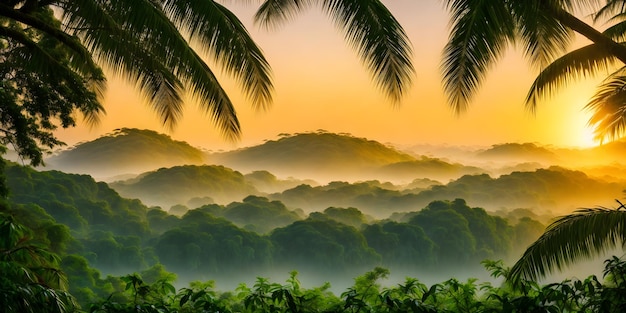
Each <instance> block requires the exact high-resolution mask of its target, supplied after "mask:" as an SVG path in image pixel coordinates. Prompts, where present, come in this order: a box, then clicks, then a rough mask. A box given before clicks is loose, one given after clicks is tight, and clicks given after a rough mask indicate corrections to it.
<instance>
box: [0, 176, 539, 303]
mask: <svg viewBox="0 0 626 313" xmlns="http://www.w3.org/2000/svg"><path fill="white" fill-rule="evenodd" d="M6 175H7V180H8V183H9V187H10V188H11V191H12V195H11V197H10V198H9V202H10V204H8V205H7V204H4V203H0V213H9V214H12V215H13V216H14V217H15V218H16V220H18V221H20V222H21V223H25V224H27V226H28V227H29V228H31V229H33V230H35V232H34V234H35V236H37V238H38V239H41V241H42V242H44V243H46V245H48V246H50V247H51V249H52V250H53V251H54V252H55V253H58V254H60V255H61V257H62V262H61V265H62V269H63V270H64V271H65V272H66V273H68V276H69V280H70V288H71V291H72V294H75V295H77V296H78V297H79V300H80V301H81V302H82V303H85V302H89V301H94V300H97V299H106V298H107V296H108V295H110V294H112V293H115V292H120V291H123V286H124V285H125V284H122V283H121V282H118V281H117V280H115V279H114V278H111V277H107V278H101V276H100V275H99V274H98V272H97V271H95V270H94V269H92V268H89V267H90V266H94V267H96V268H97V269H99V270H100V271H103V272H104V273H105V274H127V273H133V272H140V271H144V270H151V271H153V274H152V276H154V275H157V274H158V275H165V274H163V267H159V266H161V265H163V266H165V268H166V269H167V270H169V271H172V272H175V273H176V274H177V275H178V277H179V278H180V279H181V281H180V283H182V284H186V282H188V281H191V280H198V279H200V280H215V281H217V282H218V286H219V287H220V288H223V287H224V286H226V287H227V288H235V287H236V286H237V285H238V284H239V283H240V282H243V281H244V280H247V281H250V280H253V279H254V277H267V275H275V274H276V273H281V272H282V273H287V272H288V271H291V270H297V271H300V272H301V274H302V277H303V278H306V279H307V282H308V283H310V284H321V283H323V282H324V281H330V282H332V283H333V285H336V284H342V282H343V284H346V283H347V284H349V281H351V279H352V278H353V277H355V276H356V275H360V274H361V273H363V272H365V271H366V270H369V269H372V268H374V267H375V266H379V265H383V266H385V267H388V268H390V269H392V270H394V271H395V270H397V271H399V272H397V273H398V274H399V275H400V277H403V276H406V275H418V274H420V273H421V274H424V275H428V274H429V273H430V274H432V273H447V274H446V275H456V274H460V275H461V274H462V275H470V274H469V273H468V272H467V271H468V269H473V270H475V271H482V269H481V266H480V263H479V262H480V261H481V260H483V259H485V258H492V259H493V258H506V257H510V256H512V255H514V254H515V253H516V251H517V250H518V249H519V248H520V247H523V245H524V244H528V243H529V242H530V241H532V240H533V239H534V238H536V237H537V236H538V235H539V234H540V233H541V231H542V230H543V226H542V225H541V224H540V223H538V222H537V221H534V220H531V219H528V218H526V219H519V220H511V221H508V220H505V219H503V218H501V217H497V216H493V215H490V214H489V213H487V212H486V211H485V210H484V209H481V208H476V207H470V206H469V205H468V204H467V203H466V202H465V201H464V200H462V199H455V200H454V201H434V202H432V203H430V204H428V205H427V206H426V207H423V208H418V209H417V210H415V211H413V212H408V213H407V214H405V215H403V216H402V217H401V218H395V219H394V221H391V220H389V219H384V220H373V219H371V218H369V217H367V216H365V215H364V214H363V213H362V212H361V211H360V210H359V209H358V208H341V207H331V208H327V209H325V210H323V211H320V212H315V213H311V214H309V215H308V216H306V215H304V214H303V212H301V211H293V210H290V209H289V208H288V206H286V205H284V204H283V203H282V202H281V201H272V200H271V199H268V198H265V197H258V196H248V197H245V198H244V199H243V200H242V201H240V202H233V203H230V204H228V205H218V204H210V205H204V206H201V207H198V208H195V209H192V210H189V211H188V212H186V213H184V214H181V215H180V216H176V215H171V214H168V212H166V211H164V210H161V209H158V208H147V207H146V206H145V205H143V204H142V203H141V202H139V201H137V200H129V199H124V198H122V197H120V196H119V195H118V194H117V193H116V192H115V191H114V190H112V189H110V188H109V187H108V186H107V185H106V184H105V183H102V182H98V183H97V182H95V181H94V180H93V179H92V178H91V177H89V176H87V175H76V174H66V173H63V172H59V171H41V172H40V171H35V170H33V169H31V168H29V167H23V166H18V165H9V166H8V167H7V169H6ZM153 266H156V267H153ZM154 271H156V273H154ZM473 273H476V272H473ZM426 278H428V279H435V277H432V276H426ZM441 278H442V277H437V278H436V279H441ZM120 289H121V290H120Z"/></svg>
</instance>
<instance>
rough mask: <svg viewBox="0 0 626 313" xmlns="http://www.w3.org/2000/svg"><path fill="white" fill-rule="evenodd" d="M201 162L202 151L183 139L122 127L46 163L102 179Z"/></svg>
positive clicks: (62, 153)
mask: <svg viewBox="0 0 626 313" xmlns="http://www.w3.org/2000/svg"><path fill="white" fill-rule="evenodd" d="M204 161H205V154H204V152H202V151H201V150H199V149H197V148H194V147H192V146H190V145H189V144H188V143H186V142H183V141H176V140H173V139H171V138H170V137H169V136H167V135H164V134H160V133H157V132H155V131H152V130H141V129H134V128H122V129H118V130H116V131H114V132H113V133H110V134H108V135H105V136H102V137H100V138H98V139H95V140H93V141H89V142H84V143H81V144H78V145H76V146H75V147H74V148H72V149H69V150H65V151H62V152H60V153H59V154H57V155H55V156H52V157H50V158H49V159H47V160H46V163H47V164H48V166H49V168H52V169H58V170H61V171H65V172H70V173H80V174H90V175H92V176H94V177H96V178H99V179H106V178H109V177H113V176H116V175H123V174H139V173H142V172H146V171H150V170H154V169H158V168H161V167H172V166H175V165H185V164H203V163H204Z"/></svg>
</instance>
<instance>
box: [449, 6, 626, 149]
mask: <svg viewBox="0 0 626 313" xmlns="http://www.w3.org/2000/svg"><path fill="white" fill-rule="evenodd" d="M624 4H625V2H624V1H623V0H605V1H600V0H585V1H566V0H553V1H540V0H531V1H513V0H500V1H468V0H448V1H446V5H447V8H448V9H449V10H450V11H451V14H452V20H453V23H452V31H451V35H450V40H449V42H448V44H447V45H446V48H445V52H444V60H443V71H444V85H445V90H446V92H447V94H448V96H449V101H450V105H451V106H452V108H453V109H454V110H455V111H456V112H457V113H461V112H463V111H464V110H466V109H467V107H468V103H469V102H470V100H471V97H472V95H473V94H474V93H475V91H476V90H477V89H478V88H479V87H480V84H481V82H482V80H483V79H484V77H485V76H486V73H487V71H488V70H489V68H490V67H491V66H492V65H493V64H494V63H495V62H496V61H497V60H498V59H499V58H500V57H501V56H502V54H503V52H504V49H505V48H506V47H507V46H508V45H509V44H515V43H520V44H521V46H522V47H523V49H524V52H525V54H526V56H527V57H528V58H529V61H530V63H531V65H534V66H538V67H540V68H542V70H541V72H540V74H539V75H538V76H537V78H536V79H535V81H534V82H533V84H532V85H531V87H530V90H529V92H528V95H527V97H526V107H527V109H528V110H529V111H531V112H534V111H535V109H536V106H537V103H538V100H539V99H541V98H543V97H545V96H549V95H551V94H553V93H554V92H556V91H558V89H559V88H561V87H563V86H565V85H567V83H569V82H571V81H572V80H574V79H578V78H585V77H591V76H593V75H596V74H599V73H602V72H606V71H609V70H615V69H617V70H616V71H615V72H613V73H612V74H610V75H609V76H608V77H607V79H606V80H605V82H604V83H602V84H601V85H600V86H599V88H598V90H597V92H596V94H595V95H594V97H593V98H592V100H591V101H590V102H589V103H588V104H587V105H586V107H585V108H586V109H587V110H589V111H591V112H592V117H591V118H590V120H589V124H590V125H591V126H594V132H595V137H596V139H597V140H599V141H600V142H602V141H603V140H604V139H606V138H608V139H616V138H619V137H621V136H622V135H623V134H624V131H625V130H626V128H625V127H624V126H625V125H626V120H625V119H624V117H625V115H624V112H625V111H624V110H626V101H625V100H626V98H625V96H624V93H623V92H622V89H624V88H625V86H624V81H626V78H625V77H624V71H623V65H625V64H626V46H625V45H623V44H622V43H623V42H622V41H623V40H624V38H626V29H625V27H626V24H624V13H625V11H624ZM574 9H586V10H592V11H593V12H595V13H594V14H593V17H594V21H595V22H599V21H609V22H613V23H614V24H613V25H612V26H611V27H609V28H607V29H606V30H605V31H603V32H600V31H598V30H596V29H595V28H593V27H591V26H590V25H588V24H586V23H585V22H583V21H582V20H580V19H578V18H577V17H575V16H574V15H572V14H571V13H570V11H571V10H574ZM574 33H578V34H581V35H583V36H584V37H586V38H588V39H589V40H590V41H591V42H592V43H591V44H589V45H587V46H585V47H582V48H579V49H576V50H574V51H571V52H568V53H566V50H567V48H568V44H569V43H570V42H571V41H572V39H573V36H574ZM619 64H621V66H618V65H619ZM616 66H617V67H616Z"/></svg>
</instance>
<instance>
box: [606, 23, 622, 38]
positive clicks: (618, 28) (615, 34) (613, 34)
mask: <svg viewBox="0 0 626 313" xmlns="http://www.w3.org/2000/svg"><path fill="white" fill-rule="evenodd" d="M602 33H603V34H605V35H606V36H608V37H610V38H611V39H613V40H615V41H626V21H622V22H619V23H615V24H613V25H611V26H610V27H608V28H607V29H605V30H604V31H603V32H602Z"/></svg>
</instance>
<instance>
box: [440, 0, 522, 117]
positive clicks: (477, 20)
mask: <svg viewBox="0 0 626 313" xmlns="http://www.w3.org/2000/svg"><path fill="white" fill-rule="evenodd" d="M447 9H448V10H450V13H451V20H452V21H453V23H452V30H451V34H450V38H449V40H448V43H447V44H446V46H445V48H444V53H443V54H444V56H443V63H442V70H443V76H444V89H445V92H446V94H447V95H448V102H449V104H450V106H451V107H452V108H453V109H454V111H455V112H456V113H461V112H463V111H465V110H466V109H467V105H468V102H469V100H470V98H471V97H472V95H473V94H474V92H475V91H476V90H477V89H478V87H479V86H480V84H481V83H482V81H483V79H484V77H485V74H486V72H487V70H488V69H489V68H490V66H491V65H492V64H493V63H494V62H495V61H496V60H497V59H499V58H500V57H501V56H502V53H503V51H504V49H505V48H506V45H507V43H509V42H511V41H512V40H513V38H514V29H513V26H514V20H513V17H512V16H511V12H510V10H509V8H508V7H507V5H506V3H505V2H504V1H496V2H494V1H491V0H477V1H470V0H450V1H447Z"/></svg>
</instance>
